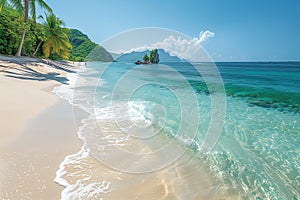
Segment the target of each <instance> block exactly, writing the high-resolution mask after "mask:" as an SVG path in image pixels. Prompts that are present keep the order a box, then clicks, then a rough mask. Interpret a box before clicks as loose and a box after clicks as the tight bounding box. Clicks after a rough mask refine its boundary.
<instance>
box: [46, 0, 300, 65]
mask: <svg viewBox="0 0 300 200" xmlns="http://www.w3.org/2000/svg"><path fill="white" fill-rule="evenodd" d="M46 2H47V3H48V4H49V5H50V6H51V7H52V8H53V10H54V12H55V14H56V15H57V16H58V17H59V18H61V19H62V20H63V21H64V22H65V23H66V25H67V27H71V28H78V29H79V30H81V31H82V32H84V33H86V34H87V35H88V36H89V37H90V38H91V39H92V40H93V41H95V42H97V43H99V44H101V43H102V42H103V41H104V40H106V39H108V38H109V37H112V36H113V35H116V34H118V33H120V32H123V31H126V30H130V29H134V28H142V27H162V28H168V29H173V30H176V31H179V32H181V33H183V34H186V35H188V36H189V37H192V38H194V37H198V36H199V33H200V32H201V31H205V30H209V31H211V32H213V33H215V36H214V37H213V38H209V39H208V40H207V41H205V42H204V43H203V44H202V45H203V46H204V47H205V48H206V50H207V51H208V52H209V54H210V55H211V56H212V57H213V59H214V60H219V61H223V60H224V61H227V60H228V61H230V60H236V61H238V60H249V61H255V60H262V61H270V60H300V20H299V19H300V12H299V10H300V1H298V0H287V1H283V0H226V1H225V0H224V1H222V0H205V1H203V0H187V1H183V0H182V1H176V0H173V1H172V0H148V1H146V0H127V1H124V0H105V1H104V0H86V1H79V0H63V1H57V0H47V1H46Z"/></svg>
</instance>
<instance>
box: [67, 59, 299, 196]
mask: <svg viewBox="0 0 300 200" xmlns="http://www.w3.org/2000/svg"><path fill="white" fill-rule="evenodd" d="M206 64H207V63H194V65H197V66H198V67H199V68H200V69H201V66H205V65H206ZM216 65H217V67H218V69H219V71H220V74H221V76H222V78H223V82H224V88H225V91H226V116H225V122H224V127H223V130H222V133H221V136H220V138H219V140H218V143H217V144H216V146H215V147H214V149H213V151H212V152H210V153H209V154H203V153H202V151H201V145H202V144H203V141H204V139H205V136H206V133H207V130H208V128H209V124H210V120H211V117H212V111H211V108H212V107H213V106H214V105H212V103H211V102H212V101H211V95H213V94H217V95H218V93H220V88H221V86H220V85H218V84H219V83H216V85H214V86H213V87H211V88H215V89H210V90H208V87H207V83H205V82H204V79H203V77H201V74H199V73H198V72H197V70H195V68H194V67H193V66H192V65H191V64H189V63H162V64H160V65H147V66H143V67H141V66H136V65H134V64H130V63H111V64H110V65H109V66H107V64H105V63H90V64H89V65H88V66H87V69H86V71H85V72H84V73H82V74H81V75H80V76H81V79H82V81H81V82H80V81H79V82H80V83H77V84H78V85H80V87H77V89H76V91H75V95H74V97H73V98H74V102H75V104H82V105H83V104H84V106H85V107H86V108H88V109H90V110H92V111H91V112H94V113H95V115H96V116H97V119H100V120H103V121H107V122H109V121H112V120H114V122H117V124H118V125H119V127H120V128H121V129H122V130H123V131H124V132H125V134H126V132H128V130H130V126H131V125H132V124H131V123H129V121H130V122H134V123H135V124H138V125H139V126H140V127H143V128H144V129H143V130H144V131H145V132H146V133H147V134H149V133H150V134H151V133H152V132H153V133H157V131H153V130H159V131H158V132H159V134H163V135H164V137H166V138H170V139H174V138H176V141H177V142H178V143H180V144H182V145H184V146H185V147H186V148H190V149H191V150H192V151H193V152H194V153H195V155H197V156H198V157H199V158H200V159H201V160H202V162H205V163H207V165H208V166H209V168H210V170H211V174H212V175H213V176H215V177H217V178H218V179H219V180H221V181H220V185H221V186H222V187H229V188H230V187H237V188H240V190H241V191H242V197H243V198H245V199H299V198H300V194H299V188H300V172H299V171H300V168H299V166H300V156H299V155H300V149H299V147H300V89H299V88H300V63H297V62H274V63H273V62H270V63H263V62H262V63H254V62H249V63H216ZM166 66H167V67H166ZM211 76H214V75H213V74H211ZM87 94H89V95H87ZM191 94H192V95H191ZM194 98H195V99H196V100H197V103H196V104H195V99H194ZM183 104H184V105H183ZM112 110H113V111H112ZM195 120H196V122H195ZM197 122H198V123H197ZM195 126H196V128H195ZM182 127H183V128H182ZM150 128H151V130H152V131H149V132H148V131H147V130H146V129H150ZM179 130H180V131H179ZM135 134H136V135H132V134H131V133H130V134H129V135H130V136H133V137H137V136H138V137H139V138H143V136H145V135H143V134H142V133H141V134H140V133H135ZM95 135H97V134H95ZM95 135H94V136H93V135H92V134H90V135H89V136H88V137H89V138H91V137H95ZM98 136H99V134H98V135H97V137H98ZM82 137H84V136H82ZM99 137H100V136H99ZM145 137H146V136H145ZM93 139H95V138H92V139H91V140H90V141H93ZM146 139H148V138H147V137H146ZM149 140H150V139H149ZM151 140H155V137H154V138H151ZM94 141H96V140H94ZM89 144H90V145H92V146H93V147H94V146H95V144H92V142H90V143H89ZM89 144H88V145H89ZM97 145H98V144H97ZM97 145H96V146H97ZM101 145H102V146H103V143H101ZM102 146H101V147H102ZM97 147H98V149H99V147H100V144H99V146H97ZM158 148H163V146H160V147H158ZM99 151H100V150H99Z"/></svg>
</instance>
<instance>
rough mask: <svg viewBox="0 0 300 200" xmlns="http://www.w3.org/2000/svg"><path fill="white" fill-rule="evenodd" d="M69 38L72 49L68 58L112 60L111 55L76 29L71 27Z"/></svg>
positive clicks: (77, 59) (75, 59) (74, 59)
mask: <svg viewBox="0 0 300 200" xmlns="http://www.w3.org/2000/svg"><path fill="white" fill-rule="evenodd" d="M69 38H70V41H71V44H72V46H73V49H72V51H71V56H70V60H72V61H102V62H112V61H113V57H112V56H111V55H110V54H109V53H108V52H107V51H106V50H105V49H104V48H103V47H101V46H100V45H98V44H96V43H94V42H93V41H91V40H90V38H89V37H88V36H87V35H85V34H83V33H82V32H80V31H79V30H77V29H71V32H70V34H69Z"/></svg>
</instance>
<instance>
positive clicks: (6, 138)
mask: <svg viewBox="0 0 300 200" xmlns="http://www.w3.org/2000/svg"><path fill="white" fill-rule="evenodd" d="M75 71H76V67H74V66H72V65H71V64H69V63H61V62H53V61H47V60H40V59H35V58H27V57H20V58H18V57H7V56H0V92H1V94H2V97H1V100H0V111H1V115H0V120H1V121H2V124H3V125H2V126H1V127H0V137H1V140H0V179H1V183H0V199H2V198H3V199H24V198H30V199H60V195H61V192H62V190H63V189H64V188H63V187H61V186H60V185H58V184H57V183H55V182H54V178H55V174H56V171H57V170H58V168H59V165H60V163H61V162H62V161H63V160H64V158H65V157H66V156H68V155H70V154H72V153H76V152H78V151H79V150H80V147H81V146H82V145H81V141H80V139H79V138H78V136H77V128H76V127H75V125H74V120H73V115H72V112H73V110H72V109H73V108H72V105H70V104H69V103H68V102H66V101H65V100H64V99H62V98H60V97H59V96H57V95H56V94H55V93H53V92H52V90H53V89H54V88H55V87H57V86H61V85H62V84H66V83H67V81H68V79H67V78H66V75H67V74H68V73H71V72H75ZM74 109H75V110H76V112H78V113H81V115H80V116H82V117H83V116H84V112H83V111H81V110H79V109H78V110H77V108H74ZM76 123H80V121H79V122H78V121H77V122H76Z"/></svg>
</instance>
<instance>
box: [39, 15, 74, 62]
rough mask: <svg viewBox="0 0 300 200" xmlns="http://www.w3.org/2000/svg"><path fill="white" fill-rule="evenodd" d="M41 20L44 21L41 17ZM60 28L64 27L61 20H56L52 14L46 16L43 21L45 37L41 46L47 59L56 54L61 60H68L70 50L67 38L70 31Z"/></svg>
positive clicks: (70, 45) (70, 46)
mask: <svg viewBox="0 0 300 200" xmlns="http://www.w3.org/2000/svg"><path fill="white" fill-rule="evenodd" d="M41 19H43V20H44V18H43V17H41ZM62 26H64V23H63V22H62V20H60V19H59V18H57V17H56V16H55V15H54V14H53V13H50V15H46V20H44V27H45V35H46V37H45V41H44V44H43V53H44V55H45V57H47V58H48V57H49V56H50V55H51V54H56V55H59V56H61V57H62V58H63V59H68V58H69V56H70V49H71V48H72V44H71V43H70V40H69V36H68V33H69V32H70V30H69V29H67V28H63V27H62Z"/></svg>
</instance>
